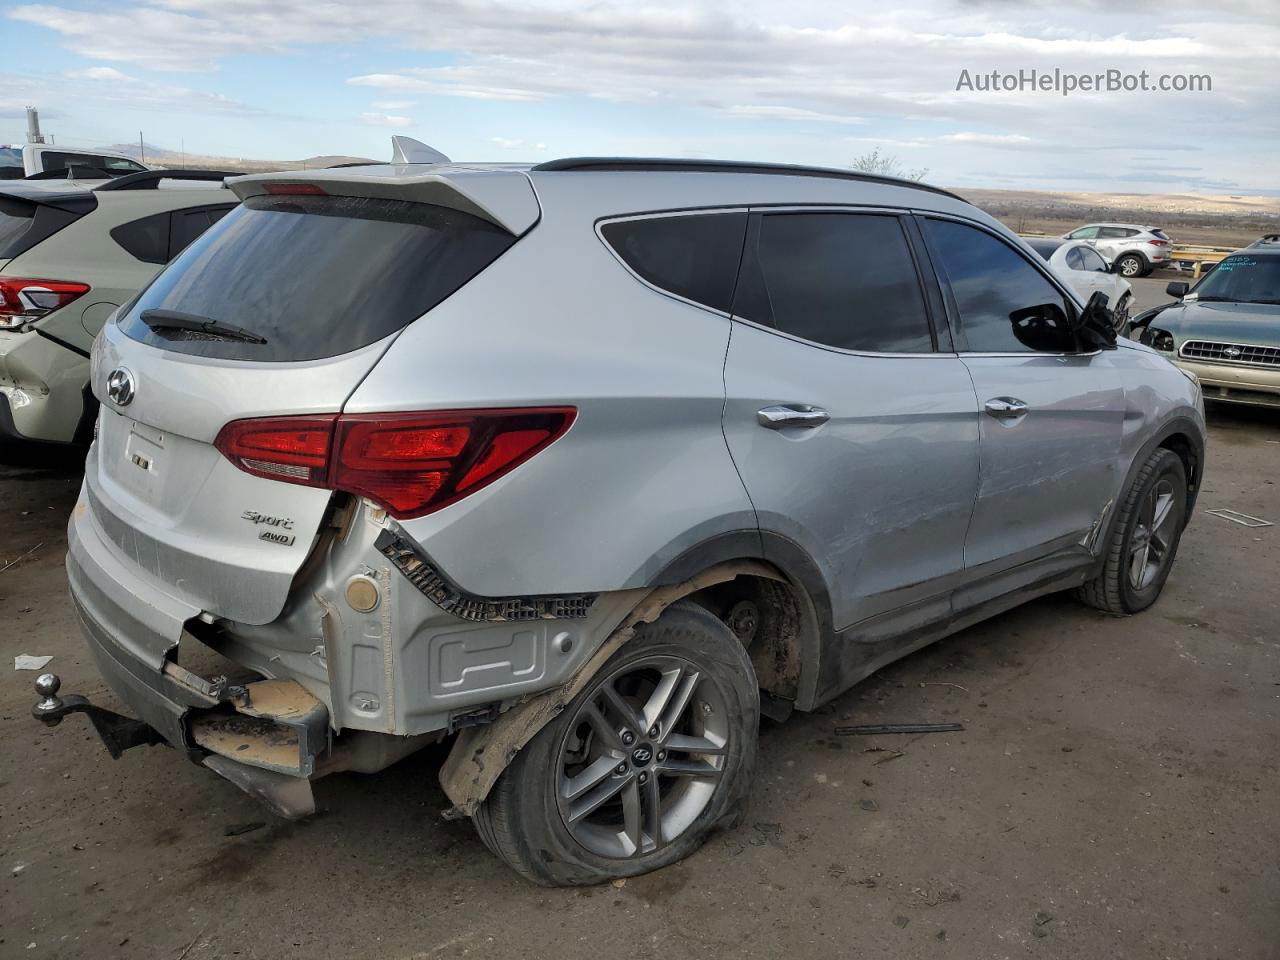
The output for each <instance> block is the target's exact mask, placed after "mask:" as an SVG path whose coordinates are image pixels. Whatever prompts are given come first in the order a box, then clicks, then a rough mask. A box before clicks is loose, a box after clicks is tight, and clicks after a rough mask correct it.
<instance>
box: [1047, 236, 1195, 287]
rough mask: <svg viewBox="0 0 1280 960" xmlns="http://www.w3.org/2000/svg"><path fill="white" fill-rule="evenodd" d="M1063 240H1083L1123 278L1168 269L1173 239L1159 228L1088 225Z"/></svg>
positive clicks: (1063, 237) (1143, 275) (1141, 275)
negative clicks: (1158, 268) (1113, 266)
mask: <svg viewBox="0 0 1280 960" xmlns="http://www.w3.org/2000/svg"><path fill="white" fill-rule="evenodd" d="M1061 239H1063V240H1083V241H1085V242H1086V243H1087V244H1089V246H1091V247H1093V248H1094V249H1095V250H1097V251H1098V252H1099V253H1100V254H1102V255H1103V256H1104V257H1106V258H1107V259H1108V260H1111V261H1114V263H1115V265H1116V273H1118V274H1120V275H1121V276H1123V277H1145V276H1146V275H1147V274H1149V273H1150V272H1151V271H1152V270H1154V269H1155V268H1156V267H1165V266H1168V265H1169V254H1170V253H1171V252H1172V251H1173V238H1172V237H1170V236H1169V235H1168V234H1167V233H1165V232H1164V231H1163V230H1161V229H1160V228H1159V227H1151V226H1143V225H1142V224H1138V223H1091V224H1089V225H1088V226H1085V227H1079V228H1078V229H1075V230H1072V231H1071V232H1070V233H1068V234H1064V235H1063V236H1062V237H1061Z"/></svg>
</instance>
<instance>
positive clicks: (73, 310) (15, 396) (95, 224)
mask: <svg viewBox="0 0 1280 960" xmlns="http://www.w3.org/2000/svg"><path fill="white" fill-rule="evenodd" d="M226 176H232V174H226V173H223V172H220V171H209V170H167V171H166V170H151V171H145V172H142V173H134V174H131V175H128V176H125V177H120V178H117V179H113V180H108V181H106V182H104V183H101V184H98V185H96V186H88V185H85V184H83V183H73V182H67V181H64V180H47V181H41V180H21V181H0V440H9V441H15V440H17V441H21V440H40V441H50V442H56V443H72V442H87V441H88V437H89V434H90V432H91V431H92V428H93V417H94V414H95V413H96V411H97V403H96V402H95V401H94V400H93V397H92V394H91V393H90V392H89V391H88V389H87V385H88V379H89V347H90V345H91V344H92V343H93V338H94V336H95V335H96V334H97V332H98V331H99V330H100V329H101V328H102V324H103V323H104V322H105V321H106V319H107V317H108V316H109V315H110V314H111V312H112V311H113V310H115V309H116V307H118V306H120V305H121V304H123V303H125V302H126V301H128V300H129V299H130V298H131V297H132V296H133V295H134V294H135V293H137V292H138V290H139V289H141V288H142V287H144V286H145V285H146V284H147V283H148V282H149V281H150V280H151V278H152V277H154V276H155V274H156V272H157V271H158V270H159V269H160V268H161V267H162V266H163V265H164V264H166V263H168V262H169V260H171V259H172V258H173V257H175V256H176V255H177V254H178V253H179V252H181V251H182V250H183V249H184V248H185V247H186V246H187V244H189V243H191V241H192V240H194V239H195V238H196V237H198V236H199V235H200V234H201V233H203V232H204V230H205V229H207V228H208V227H209V226H210V225H211V224H213V223H214V222H216V221H217V220H218V218H219V217H221V216H222V215H223V214H224V213H226V212H227V211H228V210H230V209H231V208H232V207H234V206H235V205H236V204H237V203H238V202H239V201H238V200H237V199H236V197H235V196H234V195H232V194H231V193H229V192H228V191H226V190H223V189H219V188H220V187H221V186H222V183H221V181H222V179H223V177H226Z"/></svg>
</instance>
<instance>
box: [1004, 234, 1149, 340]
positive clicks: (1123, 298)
mask: <svg viewBox="0 0 1280 960" xmlns="http://www.w3.org/2000/svg"><path fill="white" fill-rule="evenodd" d="M1024 239H1026V241H1027V245H1028V246H1030V247H1031V249H1032V250H1034V251H1035V252H1036V253H1038V254H1040V256H1042V257H1044V259H1045V260H1047V261H1048V262H1049V266H1050V267H1051V268H1053V270H1054V271H1056V272H1057V273H1058V275H1059V276H1061V277H1062V279H1064V280H1066V281H1067V283H1069V284H1070V285H1071V289H1073V290H1075V292H1076V293H1078V294H1080V299H1082V300H1086V301H1087V300H1088V299H1089V297H1091V296H1092V295H1093V294H1095V293H1101V294H1102V295H1103V296H1105V297H1106V298H1107V306H1108V307H1109V308H1110V310H1111V313H1112V316H1113V317H1114V318H1115V323H1116V330H1117V331H1120V330H1123V329H1124V328H1125V326H1126V324H1127V323H1128V322H1129V307H1130V305H1131V304H1132V303H1133V288H1132V287H1131V286H1130V285H1129V281H1128V280H1126V279H1124V277H1121V276H1118V275H1117V274H1116V272H1115V270H1116V268H1115V266H1114V265H1113V264H1111V263H1108V262H1107V260H1106V259H1105V258H1104V257H1103V256H1102V254H1100V253H1098V251H1097V250H1095V249H1094V248H1093V247H1092V246H1091V245H1090V244H1088V243H1085V242H1084V241H1083V240H1054V239H1049V238H1042V237H1027V238H1024Z"/></svg>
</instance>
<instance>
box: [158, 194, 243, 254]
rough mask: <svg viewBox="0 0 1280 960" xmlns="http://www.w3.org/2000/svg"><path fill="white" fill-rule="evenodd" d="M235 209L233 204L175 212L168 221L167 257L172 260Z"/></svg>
mask: <svg viewBox="0 0 1280 960" xmlns="http://www.w3.org/2000/svg"><path fill="white" fill-rule="evenodd" d="M233 207H235V204H234V203H228V204H223V205H222V206H218V207H202V208H201V209H198V210H175V211H173V213H172V214H171V215H170V220H169V257H168V259H170V260H172V259H173V258H174V257H176V256H177V255H178V254H180V253H181V252H182V251H183V250H185V249H187V247H189V246H190V245H191V243H192V241H194V240H195V238H196V237H198V236H200V234H202V233H204V232H205V231H206V230H208V229H209V228H210V227H212V226H213V225H214V224H215V223H217V222H218V221H219V220H221V219H222V218H223V216H225V215H226V213H227V211H228V210H231V209H232V208H233Z"/></svg>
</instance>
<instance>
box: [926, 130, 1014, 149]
mask: <svg viewBox="0 0 1280 960" xmlns="http://www.w3.org/2000/svg"><path fill="white" fill-rule="evenodd" d="M938 140H939V141H941V142H942V143H973V144H979V145H981V146H987V147H1017V146H1023V145H1025V144H1029V143H1037V142H1039V141H1037V140H1036V138H1035V137H1024V136H1023V135H1022V134H1020V133H970V132H965V133H946V134H943V135H942V136H940V137H938Z"/></svg>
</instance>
